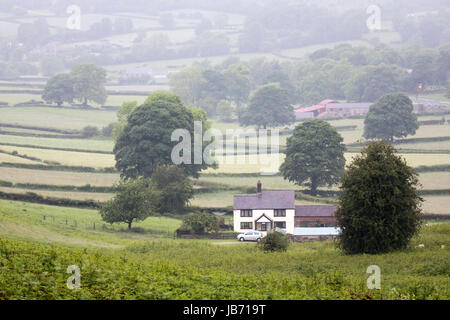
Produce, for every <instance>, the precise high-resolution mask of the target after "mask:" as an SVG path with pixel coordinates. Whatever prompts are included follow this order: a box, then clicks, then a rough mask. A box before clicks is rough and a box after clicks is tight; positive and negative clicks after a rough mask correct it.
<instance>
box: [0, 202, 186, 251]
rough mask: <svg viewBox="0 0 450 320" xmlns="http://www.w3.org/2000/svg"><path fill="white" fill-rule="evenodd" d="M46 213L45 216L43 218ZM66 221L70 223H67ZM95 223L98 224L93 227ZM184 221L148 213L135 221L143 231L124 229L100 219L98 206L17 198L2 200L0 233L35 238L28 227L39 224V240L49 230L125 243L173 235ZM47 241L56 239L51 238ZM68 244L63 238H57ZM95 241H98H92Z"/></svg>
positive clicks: (99, 240)
mask: <svg viewBox="0 0 450 320" xmlns="http://www.w3.org/2000/svg"><path fill="white" fill-rule="evenodd" d="M44 216H45V220H44ZM66 221H67V223H66ZM5 223H9V225H10V226H12V225H16V227H21V228H22V229H20V230H22V232H20V230H19V232H12V231H11V230H8V228H6V227H4V226H3V227H1V226H2V225H4V224H5ZM94 224H95V228H96V229H94ZM180 225H181V220H180V219H175V218H169V217H149V218H147V219H146V220H145V221H141V222H135V223H134V224H133V227H135V228H138V229H137V230H136V231H139V230H140V229H141V230H142V232H135V233H133V232H131V233H129V232H121V231H124V230H126V229H127V225H126V224H125V223H119V224H114V225H110V224H106V223H105V222H103V220H102V219H101V216H100V214H99V213H98V211H97V210H87V209H76V208H64V207H56V206H47V205H40V204H33V203H24V202H18V201H6V200H0V228H1V229H0V236H8V237H14V238H16V239H27V240H34V239H33V237H34V232H32V235H31V237H29V235H28V231H27V230H28V229H30V228H33V227H37V228H39V229H40V230H41V231H43V233H42V235H41V240H40V241H45V234H46V232H51V233H53V234H59V235H61V236H65V237H67V238H74V239H75V240H83V239H84V240H86V241H88V242H89V241H91V240H93V241H94V242H96V243H97V244H102V245H103V246H107V245H111V244H113V245H123V244H127V245H129V244H132V243H133V241H134V240H135V239H144V240H151V239H154V238H155V237H160V236H164V237H167V236H169V235H170V236H172V235H173V232H175V230H176V229H177V228H178V227H179V226H180ZM45 242H53V241H52V240H51V239H50V241H45ZM55 242H57V243H60V244H65V243H64V241H55ZM93 245H95V244H93Z"/></svg>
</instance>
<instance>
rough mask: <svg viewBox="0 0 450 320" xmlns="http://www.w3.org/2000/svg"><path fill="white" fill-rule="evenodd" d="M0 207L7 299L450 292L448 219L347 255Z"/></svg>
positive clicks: (73, 213) (83, 214) (432, 295)
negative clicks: (71, 272)
mask: <svg viewBox="0 0 450 320" xmlns="http://www.w3.org/2000/svg"><path fill="white" fill-rule="evenodd" d="M0 212H1V215H0V250H1V252H2V254H1V255H0V275H1V277H0V296H1V297H2V298H6V299H244V300H246V299H403V300H405V299H444V300H445V299H449V297H450V291H449V288H450V286H449V285H450V280H449V279H450V278H449V275H450V265H449V261H450V251H449V250H448V249H447V248H448V246H449V245H450V223H449V222H444V223H429V224H427V225H424V226H423V227H422V230H421V233H420V234H419V235H418V236H416V237H415V238H414V239H413V240H412V242H411V244H410V246H409V247H408V248H406V249H404V250H400V251H397V252H393V253H387V254H379V255H352V256H347V255H344V254H342V252H341V251H340V250H339V249H337V248H336V247H335V245H334V244H333V243H332V242H315V243H293V244H291V245H290V247H289V248H288V250H287V251H286V252H275V253H264V252H262V251H260V250H258V249H257V248H256V246H255V244H253V243H245V244H240V243H236V244H235V245H226V246H224V245H220V244H216V242H215V241H211V240H176V239H169V238H164V237H163V238H161V237H160V236H158V233H157V232H156V233H153V234H152V233H145V232H143V233H138V234H137V233H130V232H123V231H119V230H101V228H99V226H98V227H97V229H98V230H93V228H92V227H91V228H89V227H87V228H86V229H79V227H74V226H73V223H72V222H70V223H69V225H65V224H64V223H63V222H61V223H53V222H52V220H51V218H50V215H54V216H56V217H57V219H60V220H63V221H64V219H66V218H67V219H71V218H72V219H73V218H74V217H76V219H85V220H84V221H85V222H86V223H87V225H90V224H93V223H94V222H95V221H98V220H96V219H98V218H96V213H95V212H93V211H90V210H78V209H62V208H57V209H56V210H53V209H52V207H48V206H40V205H30V204H24V203H10V202H7V201H0ZM44 214H46V215H48V216H47V217H48V218H47V220H45V221H43V220H42V215H44ZM155 219H163V220H162V221H157V220H155ZM172 221H173V223H172ZM175 221H178V224H179V220H176V219H171V218H154V219H150V220H149V221H148V222H147V220H146V221H145V222H143V223H142V225H141V226H142V228H143V230H144V231H145V230H147V228H151V226H161V225H163V224H166V226H170V228H172V229H173V228H174V227H176V226H177V225H178V224H177V223H175ZM144 223H147V225H144ZM78 226H79V225H78ZM11 230H12V231H11ZM161 231H162V232H164V231H163V230H161ZM25 240H32V241H33V242H32V243H31V242H29V241H25ZM149 240H152V241H149ZM418 244H423V245H424V248H422V249H421V248H417V245H418ZM442 246H444V247H442ZM31 257H32V258H31ZM206 257H207V259H206ZM69 265H77V266H79V267H80V270H81V279H82V280H81V289H80V290H68V289H67V286H66V282H67V278H68V275H67V273H66V269H67V267H68V266H69ZM370 265H377V266H379V267H380V269H381V275H382V282H381V289H380V290H369V289H367V286H366V280H367V277H368V275H367V273H366V269H367V267H368V266H370ZM131 287H132V288H133V290H130V288H131Z"/></svg>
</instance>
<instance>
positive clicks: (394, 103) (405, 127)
mask: <svg viewBox="0 0 450 320" xmlns="http://www.w3.org/2000/svg"><path fill="white" fill-rule="evenodd" d="M413 109H414V107H413V104H412V101H411V99H410V98H409V97H408V96H406V95H405V94H403V93H392V94H387V95H385V96H383V97H381V98H380V99H379V100H378V101H377V102H376V103H375V104H373V105H371V106H370V109H369V112H368V113H367V115H366V118H365V120H364V137H365V138H367V139H373V138H378V139H384V140H388V141H390V142H392V141H393V140H394V137H406V136H407V135H409V134H411V135H413V134H415V133H416V130H417V129H418V128H419V124H418V122H417V116H416V115H415V114H414V113H413Z"/></svg>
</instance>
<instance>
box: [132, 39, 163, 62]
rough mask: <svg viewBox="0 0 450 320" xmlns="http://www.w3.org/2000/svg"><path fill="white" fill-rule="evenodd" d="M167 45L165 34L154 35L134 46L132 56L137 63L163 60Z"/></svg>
mask: <svg viewBox="0 0 450 320" xmlns="http://www.w3.org/2000/svg"><path fill="white" fill-rule="evenodd" d="M169 45H170V39H169V36H168V35H167V34H166V33H156V34H153V35H152V36H150V37H149V38H148V39H144V40H143V41H142V42H140V43H138V44H136V45H135V46H134V47H133V49H132V56H133V57H134V59H136V60H138V61H144V60H149V59H150V60H158V59H163V58H165V57H166V56H167V52H168V47H169Z"/></svg>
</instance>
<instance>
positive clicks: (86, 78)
mask: <svg viewBox="0 0 450 320" xmlns="http://www.w3.org/2000/svg"><path fill="white" fill-rule="evenodd" d="M70 75H71V77H72V79H73V90H74V93H75V97H76V98H77V99H78V100H81V101H83V104H84V105H87V102H88V101H93V102H95V103H98V104H103V103H104V102H105V101H106V97H107V93H106V89H105V86H104V85H105V83H106V70H105V69H103V68H102V67H99V66H96V65H95V64H91V63H85V64H79V65H77V66H75V67H73V69H72V71H71V73H70Z"/></svg>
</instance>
